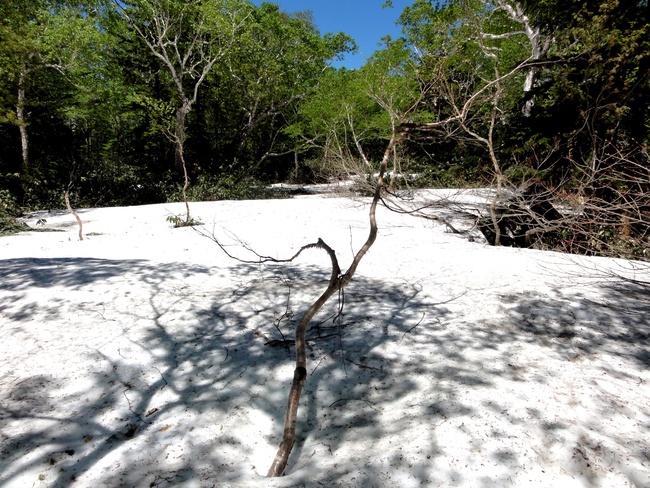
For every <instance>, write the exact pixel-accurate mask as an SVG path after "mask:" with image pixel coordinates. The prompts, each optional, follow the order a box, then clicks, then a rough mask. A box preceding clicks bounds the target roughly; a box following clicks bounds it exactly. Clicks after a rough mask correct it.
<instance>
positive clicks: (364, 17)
mask: <svg viewBox="0 0 650 488" xmlns="http://www.w3.org/2000/svg"><path fill="white" fill-rule="evenodd" d="M253 3H255V4H256V5H260V4H261V3H262V0H254V1H253ZM269 3H275V4H277V5H280V9H281V10H284V11H286V12H295V11H297V10H311V11H312V12H313V14H314V20H315V22H316V24H317V25H318V28H319V30H320V32H321V34H325V33H326V32H345V33H346V34H349V35H350V36H352V37H353V38H354V40H355V41H356V43H357V45H358V46H359V52H358V53H357V54H355V55H348V56H346V58H345V60H343V62H340V63H335V66H337V67H340V66H345V67H346V68H348V69H355V68H359V67H360V66H361V65H362V64H363V63H364V62H365V60H366V58H367V57H368V56H370V55H371V54H372V53H373V52H374V51H375V50H376V49H377V44H378V43H379V42H380V41H381V38H382V37H384V36H385V35H386V34H390V35H391V36H393V37H397V36H399V35H400V29H399V27H398V26H396V25H395V21H396V20H397V17H399V15H400V14H401V13H402V10H403V9H404V7H406V6H407V5H411V4H412V3H413V0H393V8H382V5H383V3H384V0H270V2H269Z"/></svg>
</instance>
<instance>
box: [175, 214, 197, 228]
mask: <svg viewBox="0 0 650 488" xmlns="http://www.w3.org/2000/svg"><path fill="white" fill-rule="evenodd" d="M167 222H170V223H171V224H172V225H173V226H174V228H175V229H176V228H178V227H194V226H195V225H202V224H203V222H201V221H200V220H196V219H189V220H186V219H185V218H183V217H182V216H181V215H168V216H167Z"/></svg>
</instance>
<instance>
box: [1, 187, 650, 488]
mask: <svg viewBox="0 0 650 488" xmlns="http://www.w3.org/2000/svg"><path fill="white" fill-rule="evenodd" d="M191 208H192V212H193V214H194V216H195V217H198V218H200V219H201V220H202V221H203V222H204V223H205V226H204V229H205V230H207V231H208V232H212V231H213V230H214V232H215V233H216V235H218V236H219V238H220V240H222V241H223V242H224V243H226V244H228V245H229V248H228V249H229V250H230V251H231V252H233V253H237V255H239V256H241V257H250V255H247V254H246V253H245V251H244V249H243V248H242V245H241V243H240V242H237V240H236V239H239V240H241V241H242V242H245V243H247V244H248V245H250V246H251V247H253V248H254V249H256V250H258V251H259V252H260V253H262V254H266V255H270V256H277V257H286V256H290V255H291V254H293V252H295V251H296V250H297V249H298V248H299V247H301V246H302V245H304V244H307V243H309V242H315V241H316V240H317V239H318V238H319V237H320V238H322V239H323V240H324V241H325V242H326V243H327V244H329V245H330V246H331V247H333V248H335V249H336V250H337V255H338V257H339V260H340V261H341V265H342V267H344V266H346V265H347V264H349V262H350V261H351V257H352V252H353V251H356V250H357V249H358V248H359V246H360V245H361V244H362V243H363V241H364V240H365V238H366V233H367V210H368V208H367V202H366V203H364V202H353V201H351V200H347V199H343V198H327V197H324V196H306V197H298V198H294V199H291V200H272V201H252V202H214V203H196V204H192V207H191ZM182 210H183V207H182V205H179V204H168V205H151V206H140V207H129V208H102V209H83V210H80V212H79V214H80V216H81V218H82V219H83V221H84V223H85V224H84V231H85V236H86V237H85V239H84V240H83V241H81V242H80V241H78V240H77V229H76V223H75V221H74V219H73V218H72V217H71V216H70V215H68V214H67V213H65V212H53V213H46V212H45V213H36V214H33V215H32V216H31V217H30V219H29V223H30V224H31V225H33V226H34V227H45V228H50V229H59V230H62V232H28V233H22V234H20V235H16V236H10V237H2V238H0V486H2V487H21V488H22V487H39V486H52V487H67V486H75V487H103V486H106V487H120V486H125V487H131V486H133V487H136V486H137V487H140V486H143V487H158V486H160V487H165V486H185V487H209V486H217V487H239V486H242V487H260V486H263V487H290V486H291V487H293V486H307V487H321V486H345V487H394V486H399V487H416V486H418V487H419V486H441V487H447V486H454V487H456V486H458V487H501V486H504V487H506V486H508V487H511V486H522V487H524V486H525V487H533V486H538V487H560V486H575V487H583V486H585V487H595V486H601V487H624V486H625V487H630V486H636V487H650V446H649V443H650V319H649V318H648V310H649V309H650V304H649V302H648V297H649V295H650V291H649V288H648V287H647V286H646V287H637V286H636V285H634V284H633V283H631V282H625V281H617V280H611V279H607V278H606V277H604V276H603V272H605V271H606V270H608V269H614V270H615V271H616V272H621V271H625V270H627V269H629V266H628V265H626V264H625V263H621V262H618V261H614V260H606V259H582V260H579V261H576V260H573V259H569V258H567V257H565V256H561V255H558V254H554V253H542V252H538V251H532V250H517V249H503V248H491V247H489V246H487V245H485V244H484V243H483V242H481V240H480V239H469V238H468V235H457V234H451V233H448V232H446V231H445V227H444V226H442V225H440V224H436V223H432V222H427V221H423V220H418V219H414V218H412V217H408V216H401V215H397V214H394V213H389V212H387V211H385V210H381V211H380V212H379V216H378V220H379V226H380V234H379V238H378V240H377V242H376V244H375V246H374V247H373V248H372V249H371V251H370V253H369V254H368V255H367V256H366V258H365V259H364V261H363V262H362V264H361V266H360V268H359V270H358V272H357V276H356V278H355V280H354V281H353V283H352V284H351V286H349V287H348V288H347V289H346V290H345V295H344V308H343V314H342V315H340V316H339V318H338V319H336V316H337V313H336V312H337V307H338V305H339V303H338V301H337V300H334V301H333V302H332V303H330V304H329V305H328V306H327V307H326V309H325V310H323V311H322V312H321V313H320V314H319V315H318V316H317V320H316V322H315V323H314V324H313V327H312V329H311V330H310V332H309V334H308V337H309V338H310V339H311V340H310V341H309V353H310V359H309V361H310V362H309V365H308V379H307V383H306V386H305V390H304V394H303V398H302V403H301V409H300V411H299V424H298V437H299V438H298V441H297V443H296V446H295V448H294V452H293V454H292V457H291V459H290V462H289V465H288V468H287V473H286V474H287V475H286V476H285V477H283V478H279V479H273V480H271V479H266V478H264V475H265V474H266V471H267V470H268V468H269V466H270V464H271V461H272V459H273V457H274V455H275V450H276V448H277V444H278V442H279V439H280V435H281V431H282V422H283V417H284V405H285V402H286V395H287V393H288V388H289V385H290V382H291V377H292V373H293V347H291V348H290V349H287V348H285V347H284V346H282V345H281V344H278V341H279V340H281V339H283V338H291V337H292V329H293V326H294V325H295V322H296V320H298V319H299V317H300V314H301V313H302V312H303V311H304V310H305V308H306V306H307V305H308V304H309V303H310V300H313V299H314V298H315V297H316V296H318V294H319V293H320V292H321V291H322V289H323V287H324V286H325V284H326V282H327V279H328V277H329V272H330V271H329V268H328V263H329V259H328V257H327V255H326V254H325V253H323V252H322V251H320V252H319V251H317V250H313V251H309V252H307V253H306V254H304V255H303V256H301V257H300V259H299V260H298V261H297V262H295V263H294V264H291V265H282V266H260V265H249V264H242V263H239V262H236V261H233V260H231V259H229V258H227V257H226V256H225V255H224V253H223V252H221V250H220V249H219V248H218V247H217V246H216V244H215V243H214V242H212V241H211V240H210V239H207V238H205V237H202V236H201V235H199V233H197V232H196V231H195V230H193V229H191V228H180V229H174V228H172V227H171V226H170V224H169V222H167V221H166V217H167V216H168V215H170V214H179V213H181V212H182ZM448 216H449V217H450V218H453V217H454V215H453V213H449V215H448ZM39 219H45V220H46V222H44V223H43V222H41V224H39V225H37V224H36V222H37V220H39ZM457 225H458V226H460V227H463V228H464V229H467V228H468V225H469V224H468V222H463V221H458V222H457ZM235 236H236V239H235ZM472 240H474V241H475V242H471V241H472ZM642 273H643V270H637V271H636V272H635V273H634V277H635V278H637V279H641V278H642V279H647V275H646V276H643V275H642ZM333 319H334V320H333ZM268 341H276V342H272V344H275V345H270V344H267V342H268Z"/></svg>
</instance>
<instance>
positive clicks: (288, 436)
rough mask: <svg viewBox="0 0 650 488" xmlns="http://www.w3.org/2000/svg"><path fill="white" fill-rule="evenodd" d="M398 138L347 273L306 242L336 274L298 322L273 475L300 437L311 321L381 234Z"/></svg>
mask: <svg viewBox="0 0 650 488" xmlns="http://www.w3.org/2000/svg"><path fill="white" fill-rule="evenodd" d="M396 142H397V133H395V132H394V133H393V136H392V137H391V140H390V142H389V143H388V147H387V148H386V151H385V153H384V157H383V159H382V162H381V166H380V168H379V177H378V179H377V184H376V186H375V192H374V195H373V199H372V203H371V205H370V216H369V220H370V230H369V233H368V238H367V239H366V242H365V243H364V245H363V246H362V247H361V249H359V251H358V252H357V254H356V255H355V256H354V259H353V260H352V264H351V265H350V267H349V268H348V270H347V271H346V272H345V274H341V269H340V267H339V264H338V260H337V258H336V253H335V252H334V250H333V249H332V248H330V247H329V246H328V245H327V244H325V243H324V242H323V241H322V239H318V242H317V243H316V244H311V245H309V246H305V248H308V247H311V248H313V247H319V248H321V249H324V250H325V251H326V252H327V254H328V255H329V256H330V259H331V261H332V274H331V276H330V280H329V283H328V285H327V288H326V290H325V291H324V292H323V293H322V295H321V296H320V297H319V298H318V299H317V300H316V301H315V302H314V303H313V304H312V305H311V306H310V307H309V309H308V310H307V312H306V313H305V315H304V317H303V318H302V319H301V320H300V322H299V323H298V326H297V327H296V368H295V370H294V373H293V382H292V384H291V390H290V391H289V399H288V401H287V409H286V412H285V417H284V431H283V434H282V440H281V442H280V446H279V447H278V452H277V454H276V456H275V459H274V460H273V464H272V465H271V468H270V469H269V472H268V474H267V476H269V477H274V476H282V475H283V474H284V470H285V468H286V466H287V462H288V460H289V455H290V454H291V450H292V449H293V445H294V443H295V441H296V419H297V415H298V405H299V404H300V395H301V394H302V389H303V386H304V385H305V380H306V378H307V354H306V347H305V346H306V344H305V336H306V334H307V327H308V326H309V323H310V322H311V320H312V318H313V317H314V315H316V313H317V312H318V311H319V310H320V309H321V307H322V306H323V305H325V303H327V300H329V299H330V298H331V297H332V295H333V294H334V293H336V292H337V291H339V290H341V289H342V288H343V287H345V286H346V285H347V284H348V283H349V282H350V281H351V280H352V277H353V276H354V273H355V272H356V270H357V267H358V266H359V263H360V262H361V259H362V258H363V257H364V256H365V254H366V253H367V252H368V250H369V249H370V247H371V246H372V245H373V243H374V242H375V239H376V238H377V220H376V212H377V204H378V203H379V201H380V199H381V192H382V190H383V188H384V174H385V173H386V165H387V163H388V159H389V157H390V154H391V152H392V151H393V149H394V147H395V144H396ZM305 248H303V249H305Z"/></svg>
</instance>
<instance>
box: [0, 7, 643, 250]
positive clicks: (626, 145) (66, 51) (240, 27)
mask: <svg viewBox="0 0 650 488" xmlns="http://www.w3.org/2000/svg"><path fill="white" fill-rule="evenodd" d="M384 6H385V7H386V8H391V7H392V5H391V2H390V1H386V2H385V5H384ZM649 14H650V9H649V8H648V3H647V0H636V1H629V2H623V1H620V0H597V1H593V2H582V1H577V0H562V1H561V0H519V1H515V0H449V1H446V2H442V1H441V2H437V1H432V0H415V1H414V2H413V4H412V5H411V6H409V7H407V8H406V9H404V11H403V12H402V13H401V15H400V17H399V23H400V25H401V27H402V36H401V37H399V38H395V39H393V38H391V37H389V36H386V37H384V40H383V45H382V46H381V47H380V48H379V49H378V50H377V51H376V52H375V53H374V54H373V55H372V56H370V57H369V58H368V60H367V62H366V63H365V64H364V65H363V66H362V67H361V68H360V69H355V70H347V69H344V68H338V69H337V68H334V67H333V66H332V63H333V62H334V61H335V60H337V59H341V57H342V56H344V55H345V54H346V53H350V52H353V51H354V50H355V49H356V45H355V41H354V39H353V38H351V37H350V36H349V35H347V34H345V33H343V32H339V33H322V32H320V31H319V29H318V27H317V25H316V23H315V21H314V18H313V16H312V14H311V13H310V12H308V11H304V12H284V11H282V10H281V9H280V7H279V6H278V5H275V4H273V3H263V4H262V5H261V6H256V5H254V4H252V3H251V2H249V1H246V0H133V1H129V2H122V1H120V0H87V1H84V0H81V1H77V2H74V1H68V0H21V1H20V2H12V1H4V2H2V3H0V148H1V150H0V219H1V221H2V224H1V225H2V230H3V231H5V230H7V229H9V228H13V227H15V225H16V224H15V222H14V220H13V218H14V217H16V216H18V215H20V214H21V213H22V212H25V211H28V210H34V209H51V208H63V207H64V205H65V204H64V198H69V199H70V200H71V201H72V204H73V205H74V206H76V207H99V206H122V205H138V204H147V203H160V202H168V201H179V200H182V199H184V198H185V199H186V201H187V200H189V201H208V200H220V199H252V198H271V197H274V196H277V195H275V194H274V193H272V192H271V191H270V190H269V189H268V184H269V183H274V182H294V183H313V182H319V181H325V180H328V179H336V178H338V179H346V178H350V177H351V176H355V177H357V178H360V180H361V181H362V180H363V179H372V178H373V174H374V173H375V172H376V168H377V167H378V163H379V160H381V158H382V155H383V154H384V151H385V150H386V148H387V145H388V144H389V143H390V141H393V142H394V143H395V144H394V147H393V146H391V150H392V152H391V162H390V166H391V168H392V171H391V173H390V174H391V181H390V185H389V188H388V191H389V192H393V193H394V194H396V195H397V194H399V192H403V191H405V190H408V189H413V188H466V187H489V188H493V189H494V191H495V193H494V195H495V196H494V198H493V199H492V200H491V201H490V202H488V205H487V208H488V210H487V213H486V215H485V216H484V217H483V218H482V219H479V221H478V222H477V225H478V226H479V227H481V229H482V231H483V234H484V235H485V236H486V238H487V239H488V241H489V242H490V243H491V244H496V245H499V244H502V245H513V246H519V247H537V248H541V249H555V250H561V251H566V252H572V253H579V254H587V255H606V256H617V257H625V258H634V259H641V260H644V259H650V234H649V232H648V223H649V222H650V198H649V194H648V190H649V186H650V157H649V152H648V151H649V143H650V133H649V131H650V105H649V103H648V101H649V100H650V76H649V73H650V69H649V68H650V19H649V17H650V15H649ZM359 191H360V192H363V185H360V186H359ZM189 218H190V216H189V211H188V214H187V219H188V221H189Z"/></svg>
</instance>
